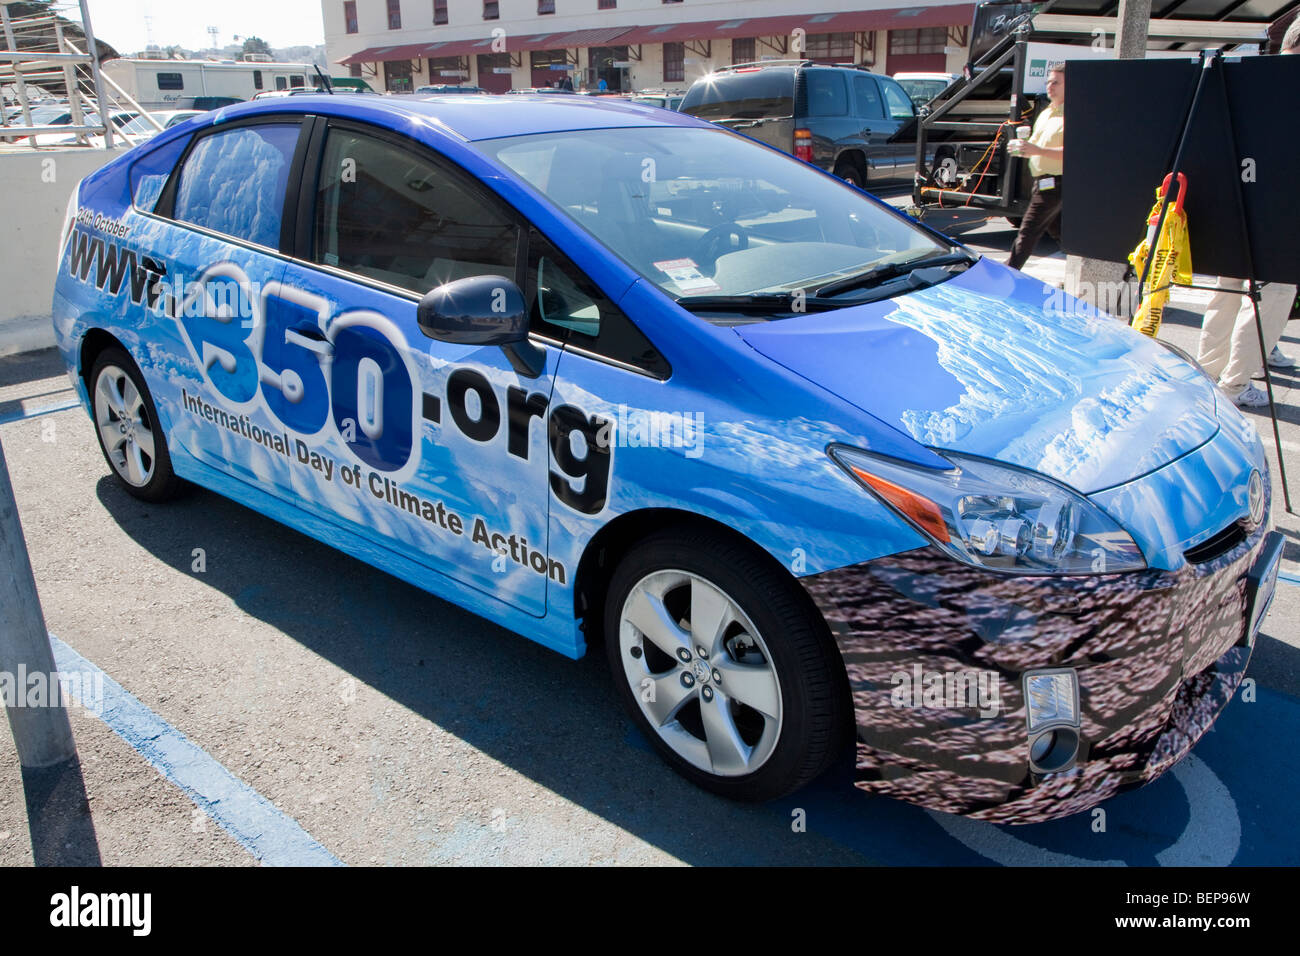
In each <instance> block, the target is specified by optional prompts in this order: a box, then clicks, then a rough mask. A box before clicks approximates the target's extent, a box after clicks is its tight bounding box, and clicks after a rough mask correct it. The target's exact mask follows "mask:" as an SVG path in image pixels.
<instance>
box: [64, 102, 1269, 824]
mask: <svg viewBox="0 0 1300 956" xmlns="http://www.w3.org/2000/svg"><path fill="white" fill-rule="evenodd" d="M59 256H60V260H59V278H58V282H57V286H56V289H55V294H54V306H53V312H54V325H55V329H56V332H57V336H58V342H59V347H60V349H61V350H62V352H63V355H64V357H65V359H66V361H67V363H68V367H69V369H70V372H71V375H72V378H73V380H74V382H75V385H76V388H77V390H78V392H79V394H80V396H81V398H82V401H83V403H84V404H85V406H86V409H87V411H88V412H89V414H90V416H91V418H92V420H93V422H94V426H95V430H96V433H97V435H98V437H99V441H100V444H101V446H102V448H103V452H104V457H105V459H106V460H107V462H108V465H109V467H110V468H111V470H112V472H113V474H114V475H115V476H116V477H117V479H118V480H119V481H120V482H121V483H122V484H123V486H124V487H125V488H126V490H127V491H129V492H130V493H131V494H133V495H135V496H137V497H139V498H142V499H145V500H146V501H151V502H160V501H162V500H164V499H166V498H169V497H171V496H173V495H175V494H176V493H177V492H178V491H180V490H181V489H182V488H183V487H184V485H185V484H186V483H187V482H188V483H193V484H197V485H201V486H203V487H205V488H209V489H212V490H213V491H216V492H218V493H221V494H223V495H227V496H229V497H230V498H233V499H235V500H237V501H239V502H242V503H243V504H245V505H247V506H248V507H250V508H254V509H256V510H258V511H260V512H262V513H264V514H267V515H269V516H271V517H273V518H275V519H277V520H279V521H281V522H283V523H284V524H286V525H288V526H290V527H292V528H294V529H296V530H298V531H300V532H302V533H304V534H307V535H311V536H312V537H315V538H318V539H320V540H322V541H325V542H328V543H329V544H331V545H333V546H335V547H337V548H339V549H341V550H343V551H345V552H347V553H348V554H351V555H353V556H355V557H357V558H359V559H360V560H362V561H365V562H366V563H368V564H371V565H374V566H375V567H378V568H382V569H384V570H385V571H387V572H389V573H391V574H394V575H396V576H398V577H400V578H402V579H403V580H406V581H409V582H411V583H412V584H414V585H416V586H418V587H420V588H423V589H425V590H427V591H429V592H431V593H433V594H435V595H438V596H439V597H442V598H445V599H446V600H449V601H452V602H454V603H456V604H459V605H461V606H463V607H465V608H468V609H470V610H472V611H474V612H476V613H478V614H481V615H482V616H484V617H486V618H488V619H490V620H492V621H494V622H496V623H498V624H501V625H503V626H504V627H507V628H510V629H511V630H513V631H516V632H518V633H519V634H522V635H524V636H525V637H528V638H531V639H533V640H535V641H538V642H540V643H542V644H545V645H546V646H548V647H551V648H554V649H555V650H557V651H559V652H560V653H562V654H566V655H569V656H571V657H575V658H576V657H578V656H580V655H581V654H583V653H584V652H585V651H586V650H587V648H588V646H589V645H593V644H594V645H597V646H598V647H602V648H603V649H604V651H605V652H606V653H607V654H608V658H609V662H610V667H611V669H612V672H613V675H614V683H615V685H616V687H617V688H618V693H619V695H620V696H621V697H622V699H623V703H624V704H625V705H626V707H627V710H628V712H629V713H630V714H631V716H632V719H633V720H634V721H635V722H636V723H637V725H638V726H639V727H640V728H641V730H642V731H643V732H644V733H645V735H646V736H647V737H648V738H649V739H650V740H651V741H653V742H654V744H655V746H656V747H657V749H658V750H659V752H660V753H661V754H662V755H663V757H664V759H665V760H666V761H667V762H668V763H669V764H670V765H672V766H673V767H674V768H675V769H676V770H677V771H679V772H680V773H682V774H683V775H685V776H686V777H688V778H689V779H691V780H693V781H695V782H696V783H698V784H699V785H700V786H703V787H706V788H708V789H710V790H712V791H715V792H717V793H720V794H724V795H727V796H730V797H735V798H743V799H764V798H771V797H774V796H777V795H781V794H784V793H787V792H789V791H791V790H793V789H795V788H797V787H799V786H801V785H803V784H805V783H807V782H808V781H810V780H812V779H813V778H814V777H816V776H817V775H818V774H819V773H821V772H822V771H823V770H825V769H826V768H827V767H828V766H829V765H830V764H831V762H832V761H834V760H836V759H837V758H839V757H840V756H842V755H843V754H844V752H845V751H846V750H847V748H848V747H849V745H850V742H853V745H854V746H855V747H856V762H857V781H858V785H859V786H860V787H862V788H864V789H866V790H868V791H871V792H875V793H883V794H888V795H892V796H895V797H899V798H901V799H905V800H910V801H913V802H915V803H919V804H921V805H923V806H927V807H931V808H934V809H938V810H944V811H950V812H955V813H966V814H970V815H972V816H975V817H979V818H982V819H986V820H993V821H1000V822H1028V821H1036V820H1044V819H1049V818H1052V817H1057V816H1062V815H1065V814H1069V813H1074V812H1077V811H1080V810H1082V809H1085V808H1087V807H1090V806H1092V805H1094V804H1096V803H1097V802H1099V801H1100V800H1102V799H1104V798H1106V797H1107V796H1109V795H1111V794H1113V793H1115V792H1117V791H1118V790H1121V789H1123V788H1126V787H1131V786H1136V785H1139V784H1142V783H1144V782H1146V781H1148V780H1151V779H1153V778H1154V777H1156V776H1158V775H1159V774H1161V773H1162V772H1164V771H1165V770H1166V769H1168V768H1169V767H1170V766H1171V765H1172V764H1174V763H1176V762H1177V761H1178V760H1179V759H1181V758H1182V757H1183V756H1184V755H1185V754H1186V753H1187V752H1188V751H1189V750H1190V749H1191V747H1192V746H1193V745H1194V744H1195V742H1196V741H1197V739H1198V738H1199V737H1200V736H1201V734H1203V733H1204V732H1205V731H1206V730H1207V729H1208V728H1209V726H1210V725H1211V724H1212V723H1213V721H1214V720H1215V718H1216V717H1217V715H1218V714H1219V712H1220V711H1221V710H1222V708H1223V707H1224V705H1225V704H1226V703H1227V702H1228V700H1230V699H1231V697H1232V695H1233V693H1234V692H1235V690H1236V688H1237V686H1238V684H1239V683H1240V681H1241V679H1242V675H1243V673H1244V672H1245V669H1246V665H1247V662H1248V660H1249V658H1250V654H1251V649H1252V646H1253V644H1254V640H1255V636H1256V633H1257V630H1258V628H1259V625H1260V621H1261V619H1262V618H1263V616H1264V614H1265V612H1266V611H1267V609H1268V605H1269V602H1270V599H1271V597H1272V593H1273V588H1274V581H1275V578H1276V574H1277V566H1278V559H1279V555H1280V552H1281V538H1280V535H1278V534H1277V533H1276V532H1271V531H1270V530H1269V529H1270V519H1269V508H1270V485H1269V479H1268V468H1267V463H1266V459H1265V456H1264V451H1263V447H1262V445H1261V443H1260V440H1259V437H1258V435H1257V434H1256V432H1255V430H1254V428H1253V427H1252V426H1251V425H1250V424H1249V423H1248V422H1247V420H1246V419H1244V418H1243V417H1242V416H1241V415H1240V414H1239V413H1238V411H1237V410H1236V409H1235V408H1234V407H1233V406H1232V405H1231V404H1230V403H1228V402H1225V401H1223V400H1221V399H1219V398H1218V397H1217V396H1216V391H1215V388H1214V387H1213V385H1212V383H1211V382H1210V381H1209V380H1208V379H1207V378H1206V377H1205V376H1204V374H1203V373H1202V372H1201V371H1200V370H1199V369H1198V368H1197V367H1196V366H1195V365H1193V364H1191V363H1190V362H1188V361H1187V360H1185V359H1184V358H1182V357H1180V356H1179V355H1177V354H1175V353H1174V352H1172V351H1170V350H1168V349H1167V348H1165V347H1164V346H1162V345H1161V344H1159V343H1157V342H1154V341H1152V340H1150V339H1147V338H1144V337H1142V336H1140V335H1137V334H1135V333H1134V332H1132V331H1130V330H1129V329H1128V328H1127V327H1126V326H1125V325H1123V324H1122V323H1120V322H1117V321H1116V320H1114V319H1113V318H1110V317H1108V316H1105V315H1101V314H1098V313H1096V312H1094V311H1093V310H1091V309H1090V308H1088V307H1087V306H1086V305H1083V304H1081V303H1079V302H1076V301H1075V300H1073V299H1070V298H1068V297H1066V296H1064V295H1063V294H1062V293H1061V292H1059V291H1058V290H1056V289H1052V288H1049V287H1046V286H1044V285H1043V284H1042V283H1041V282H1039V281H1038V280H1036V279H1033V278H1030V277H1029V276H1026V275H1023V274H1022V273H1019V272H1016V271H1013V270H1011V269H1008V268H1005V267H1003V266H1001V265H998V264H996V263H994V262H991V261H989V260H987V259H981V258H979V257H978V256H977V255H975V254H973V253H971V252H969V251H968V250H967V249H965V248H964V247H962V246H961V245H958V244H955V243H953V242H951V241H949V240H948V239H946V238H944V237H943V236H940V235H938V234H937V233H934V232H932V231H930V230H928V229H926V228H925V227H923V226H921V225H919V224H917V223H915V222H913V221H911V220H909V219H907V218H905V217H903V216H901V215H899V214H897V213H895V212H894V211H892V210H891V209H889V208H888V207H887V206H885V205H883V204H881V203H879V202H877V201H876V200H874V199H872V198H871V197H869V196H867V195H865V194H863V193H862V192H860V191H858V190H856V189H854V188H852V187H851V186H849V185H846V184H845V183H843V182H840V181H839V180H837V179H835V178H834V177H832V176H829V175H827V174H825V173H823V172H821V171H820V170H818V169H815V168H813V167H812V166H809V165H806V164H804V163H801V162H799V161H798V160H795V159H793V158H791V157H789V156H787V155H785V154H783V153H780V152H778V151H776V150H773V149H770V148H768V147H766V146H763V145H762V144H759V143H756V142H754V141H752V140H750V139H747V138H745V137H743V136H740V135H737V134H736V133H733V132H730V131H728V130H724V129H720V128H717V127H714V126H711V125H710V124H708V123H705V122H703V121H699V120H696V119H693V118H692V117H689V116H684V115H682V114H677V113H669V112H665V111H663V110H659V109H655V108H653V107H648V106H640V105H637V104H632V103H624V102H614V101H605V100H589V99H584V98H578V97H554V96H552V97H545V96H508V97H444V98H438V97H429V98H424V99H418V98H405V99H403V100H401V101H400V102H395V101H393V100H392V99H389V98H384V97H370V98H364V97H342V96H340V97H330V96H308V97H290V98H282V99H278V100H269V101H266V102H259V103H256V104H247V105H241V106H235V107H229V108H226V109H223V110H220V111H217V112H215V113H207V114H204V115H203V116H200V117H196V118H195V119H193V120H191V121H189V122H187V123H184V124H182V125H180V126H177V127H174V128H173V129H170V130H168V131H166V132H164V133H161V134H159V135H158V136H157V137H155V138H154V139H152V140H150V141H149V143H147V144H145V145H142V146H140V147H138V148H136V149H134V150H132V151H131V152H129V153H126V154H125V155H123V156H121V157H120V158H118V159H116V160H114V161H113V162H112V163H110V164H108V165H107V166H105V167H103V168H102V169H101V170H99V171H98V172H96V173H94V174H93V175H91V176H89V177H88V178H87V179H86V180H85V181H83V182H82V183H81V185H80V187H79V188H78V190H77V191H76V192H75V194H74V196H73V199H72V202H71V204H70V206H69V209H68V216H67V221H66V224H65V228H64V234H63V237H62V240H61V246H60V251H59Z"/></svg>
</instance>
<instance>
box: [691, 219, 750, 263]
mask: <svg viewBox="0 0 1300 956" xmlns="http://www.w3.org/2000/svg"><path fill="white" fill-rule="evenodd" d="M733 236H734V237H735V239H736V241H735V242H734V243H733V242H731V239H732V237H733ZM697 248H698V250H699V251H698V252H697V253H696V258H697V259H698V261H697V262H696V267H697V268H698V269H699V270H700V272H702V273H703V274H704V275H707V276H711V275H713V273H714V271H715V270H716V269H717V267H718V257H719V256H721V255H724V254H726V253H728V252H739V251H740V250H741V249H748V248H749V230H747V229H746V228H745V227H744V226H742V225H740V223H738V222H724V223H723V224H722V225H720V226H714V227H713V228H712V229H710V230H709V231H708V232H706V233H705V234H704V235H702V236H700V238H699V242H698V245H697Z"/></svg>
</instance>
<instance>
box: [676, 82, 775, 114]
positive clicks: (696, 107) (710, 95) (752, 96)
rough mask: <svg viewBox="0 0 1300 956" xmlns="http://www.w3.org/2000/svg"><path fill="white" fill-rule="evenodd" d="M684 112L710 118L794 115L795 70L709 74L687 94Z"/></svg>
mask: <svg viewBox="0 0 1300 956" xmlns="http://www.w3.org/2000/svg"><path fill="white" fill-rule="evenodd" d="M681 112H683V113H690V114H691V115H692V116H698V117H700V118H701V119H707V120H718V119H762V118H765V117H769V116H793V115H794V72H793V71H791V70H755V71H754V72H752V73H749V72H741V73H723V74H721V75H718V76H706V77H705V78H704V79H702V80H699V81H698V82H696V83H695V85H693V86H692V87H691V88H690V90H689V91H688V92H687V93H686V98H685V99H683V100H682V105H681Z"/></svg>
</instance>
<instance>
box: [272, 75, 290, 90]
mask: <svg viewBox="0 0 1300 956" xmlns="http://www.w3.org/2000/svg"><path fill="white" fill-rule="evenodd" d="M275 88H276V89H277V90H287V89H288V88H289V78H288V77H287V76H277V77H276V78H275Z"/></svg>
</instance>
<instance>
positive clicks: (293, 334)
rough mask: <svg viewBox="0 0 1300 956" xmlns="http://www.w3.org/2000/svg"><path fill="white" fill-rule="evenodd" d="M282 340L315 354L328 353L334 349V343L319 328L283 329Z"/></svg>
mask: <svg viewBox="0 0 1300 956" xmlns="http://www.w3.org/2000/svg"><path fill="white" fill-rule="evenodd" d="M284 341H285V343H286V344H289V345H296V346H298V347H299V348H304V349H307V351H309V352H315V353H316V354H317V355H329V354H330V353H331V352H333V351H334V343H333V342H331V341H330V340H329V339H327V338H325V336H324V335H323V334H322V333H321V332H320V330H319V329H310V328H307V329H285V330H284Z"/></svg>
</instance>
